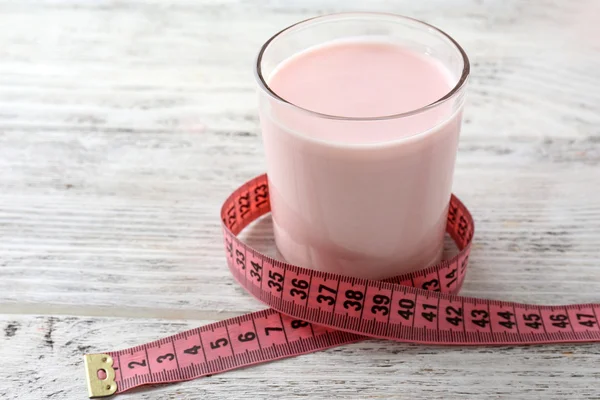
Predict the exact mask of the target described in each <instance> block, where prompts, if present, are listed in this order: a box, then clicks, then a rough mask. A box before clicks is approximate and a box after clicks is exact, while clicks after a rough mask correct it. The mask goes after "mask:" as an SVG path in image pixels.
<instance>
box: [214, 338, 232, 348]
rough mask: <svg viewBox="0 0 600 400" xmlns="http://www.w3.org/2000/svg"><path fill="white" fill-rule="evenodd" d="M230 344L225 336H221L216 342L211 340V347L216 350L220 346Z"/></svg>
mask: <svg viewBox="0 0 600 400" xmlns="http://www.w3.org/2000/svg"><path fill="white" fill-rule="evenodd" d="M228 344H229V341H228V340H227V339H225V338H221V339H217V340H215V341H214V342H210V348H211V349H213V350H215V349H218V348H219V347H223V346H227V345H228Z"/></svg>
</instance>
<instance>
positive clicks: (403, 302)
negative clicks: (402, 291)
mask: <svg viewBox="0 0 600 400" xmlns="http://www.w3.org/2000/svg"><path fill="white" fill-rule="evenodd" d="M398 305H399V306H400V310H398V315H400V316H401V317H402V318H404V319H405V320H409V319H410V317H411V315H413V314H414V311H412V310H414V308H415V302H414V301H412V300H410V299H400V300H399V301H398Z"/></svg>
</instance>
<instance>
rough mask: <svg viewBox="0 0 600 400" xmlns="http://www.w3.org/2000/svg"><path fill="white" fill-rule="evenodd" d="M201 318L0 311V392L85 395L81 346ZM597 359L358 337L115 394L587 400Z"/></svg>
mask: <svg viewBox="0 0 600 400" xmlns="http://www.w3.org/2000/svg"><path fill="white" fill-rule="evenodd" d="M208 322H211V321H195V320H194V321H191V320H185V321H172V320H171V321H165V320H154V319H138V318H82V317H70V316H67V317H64V316H14V315H0V328H2V331H1V332H0V352H1V353H2V355H3V368H1V369H0V397H1V398H2V399H6V400H16V399H32V398H44V399H46V398H48V399H54V398H59V399H63V398H73V399H82V398H85V397H86V386H85V380H84V374H83V358H82V357H81V354H82V353H86V352H96V351H104V350H106V349H108V348H110V349H112V348H122V347H124V346H133V345H136V344H137V343H140V342H145V341H150V340H153V339H156V338H159V337H163V336H166V335H169V334H174V333H177V332H179V331H181V330H184V329H188V328H192V327H195V326H198V325H201V324H204V323H208ZM598 362H600V349H599V348H598V346H597V345H577V346H572V345H560V346H559V345H557V346H532V347H526V348H521V347H498V348H493V349H491V348H466V347H445V348H437V347H427V346H412V345H406V344H401V343H391V342H383V341H367V342H362V343H357V344H353V345H348V346H344V347H340V348H335V349H331V350H327V351H323V352H319V353H314V354H309V355H306V356H301V357H297V358H294V359H287V360H281V361H277V362H274V363H268V364H263V365H260V366H256V367H251V368H244V369H240V370H236V371H232V372H228V373H226V374H221V375H214V376H212V377H209V378H201V379H197V380H194V381H190V382H185V383H181V384H178V385H173V386H164V387H153V388H149V389H142V390H137V391H135V392H131V394H129V395H123V396H122V397H119V398H122V399H187V398H190V399H196V398H210V399H231V398H234V399H238V398H253V399H256V398H260V399H265V398H273V397H276V398H295V397H303V398H309V399H319V398H325V397H326V398H335V399H342V398H405V397H406V398H412V399H447V398H455V397H468V398H511V399H512V398H519V399H539V398H557V399H558V398H586V397H587V398H593V396H597V395H598V393H599V390H598V389H599V388H598V383H597V382H598V378H600V373H599V372H598V368H597V367H596V366H597V365H598Z"/></svg>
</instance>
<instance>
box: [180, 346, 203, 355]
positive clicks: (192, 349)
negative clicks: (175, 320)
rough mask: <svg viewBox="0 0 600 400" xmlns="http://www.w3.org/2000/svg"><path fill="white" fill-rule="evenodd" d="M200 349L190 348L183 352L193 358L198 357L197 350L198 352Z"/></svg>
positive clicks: (198, 347) (196, 347)
mask: <svg viewBox="0 0 600 400" xmlns="http://www.w3.org/2000/svg"><path fill="white" fill-rule="evenodd" d="M200 349H201V347H200V346H193V347H190V348H189V349H185V350H184V351H183V352H184V353H185V354H191V355H193V356H195V355H198V350H200Z"/></svg>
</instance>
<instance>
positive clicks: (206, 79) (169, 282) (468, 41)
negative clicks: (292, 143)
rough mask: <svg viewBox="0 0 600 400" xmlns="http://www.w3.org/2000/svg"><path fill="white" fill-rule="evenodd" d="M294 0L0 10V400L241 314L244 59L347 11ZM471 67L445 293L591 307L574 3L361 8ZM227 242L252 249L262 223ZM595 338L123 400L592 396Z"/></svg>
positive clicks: (224, 380)
mask: <svg viewBox="0 0 600 400" xmlns="http://www.w3.org/2000/svg"><path fill="white" fill-rule="evenodd" d="M365 7H366V6H365V4H364V2H361V1H358V0H345V1H344V2H343V3H341V2H334V1H329V2H327V1H316V0H302V1H301V0H293V1H289V0H264V1H249V0H222V1H209V0H202V1H198V0H181V1H174V0H169V1H166V0H151V1H141V0H140V1H137V0H124V1H120V2H113V1H108V0H106V1H104V0H99V1H95V2H88V1H84V0H21V1H19V2H13V1H9V0H0V21H1V23H2V29H0V238H1V240H0V354H1V355H2V360H1V363H2V367H0V398H2V399H5V398H6V399H19V400H21V399H38V398H49V399H81V398H84V397H85V391H86V389H85V383H84V376H83V367H82V359H81V354H83V353H85V352H96V351H104V350H108V349H118V348H123V347H126V346H132V345H136V344H139V343H143V342H145V341H148V340H152V339H156V338H160V337H162V336H164V335H167V334H173V333H176V332H179V331H181V330H184V329H188V328H192V327H195V326H198V325H201V324H204V323H208V322H212V321H216V320H219V319H222V318H225V317H230V316H233V315H239V314H242V313H244V312H247V311H252V310H259V309H261V308H263V306H262V305H261V304H260V303H258V302H257V301H255V300H253V299H252V298H250V296H249V295H247V294H246V293H245V292H244V291H243V290H242V289H240V288H238V287H237V285H236V284H235V283H234V281H233V279H232V278H231V277H230V276H229V274H228V272H227V268H226V267H225V262H224V257H223V250H222V246H221V242H220V238H219V236H218V234H219V231H220V228H219V217H218V211H219V208H220V205H221V202H222V201H223V200H224V199H225V197H226V196H227V195H228V194H229V193H230V191H231V190H232V189H233V188H235V187H236V186H237V185H238V184H240V183H241V182H243V181H244V180H246V179H249V178H250V177H253V176H255V175H257V174H259V173H262V172H264V168H265V166H264V156H263V151H262V148H261V141H260V132H259V127H258V120H257V112H256V98H255V93H254V80H253V77H252V63H253V58H254V56H255V53H256V51H257V49H258V47H259V46H260V45H261V43H262V42H263V41H264V40H265V39H267V38H268V37H269V36H270V35H271V34H272V33H274V32H276V31H277V30H279V29H281V28H283V27H285V26H287V25H288V24H290V23H292V22H295V21H297V20H299V19H302V18H306V17H309V16H313V15H317V14H322V13H327V12H335V11H344V10H357V9H365ZM369 9H372V10H379V11H389V12H397V13H402V14H407V15H410V16H413V17H417V18H420V19H424V20H426V21H428V22H431V23H433V24H435V25H438V26H439V27H441V28H442V29H444V30H446V31H447V32H448V33H450V34H451V35H453V36H454V37H455V38H456V39H457V40H458V41H459V42H460V43H461V44H462V45H463V46H464V47H465V49H466V51H467V53H468V54H469V56H470V58H471V61H472V67H473V68H472V71H473V75H472V80H471V86H470V90H469V99H468V104H467V108H466V110H465V121H464V126H463V132H462V134H461V143H460V150H459V156H458V161H457V166H456V174H455V185H454V192H455V193H456V194H457V195H458V196H459V197H460V198H461V199H463V200H464V201H465V202H466V203H467V204H468V205H469V207H470V208H472V210H473V213H474V217H475V219H476V224H477V226H476V235H475V248H474V250H473V254H472V261H471V270H470V272H469V274H468V277H467V280H466V283H465V287H464V290H463V293H464V294H468V295H473V296H478V297H488V298H496V299H502V300H515V301H523V302H531V303H539V304H542V303H549V304H557V303H567V302H592V301H594V302H598V301H600V295H599V293H600V267H599V260H600V202H599V201H598V196H599V193H600V112H599V111H600V72H599V71H600V41H599V40H598V37H600V30H599V29H598V24H597V17H598V16H600V3H598V1H596V0H581V1H577V2H566V1H564V2H552V1H549V0H541V1H535V2H534V1H529V2H524V1H518V0H509V1H500V0H496V1H478V0H456V1H450V2H448V1H443V0H435V1H428V2H409V1H385V0H371V1H370V2H369ZM248 240H250V241H251V242H252V243H253V244H254V245H255V246H257V247H259V248H261V249H263V250H265V251H267V252H271V253H272V252H273V251H274V248H273V244H272V236H271V227H270V221H269V220H268V219H266V220H264V221H262V222H260V223H258V224H257V225H256V226H255V227H253V229H252V230H251V232H250V233H249V236H248ZM599 361H600V347H599V346H598V345H579V346H573V345H561V346H539V347H537V346H536V347H526V348H520V347H502V348H493V349H492V348H435V347H423V346H410V345H401V344H395V343H386V342H381V341H368V342H363V343H359V344H355V345H351V346H344V347H340V348H336V349H332V350H328V351H325V352H321V353H316V354H311V355H307V356H302V357H299V358H297V359H291V360H284V361H280V362H276V363H271V364H268V365H262V366H258V367H255V368H248V369H243V370H239V371H234V372H231V373H227V374H223V375H218V376H213V377H210V378H205V379H200V380H196V381H192V382H187V383H183V384H179V385H176V386H168V387H161V388H153V389H149V390H143V391H137V392H135V393H132V394H130V395H124V396H123V398H124V399H127V398H142V399H165V398H173V399H196V398H198V399H199V398H203V399H204V398H215V399H228V398H274V397H276V398H293V397H307V398H314V399H317V398H325V397H329V398H412V399H445V398H448V397H462V398H478V399H480V398H490V399H496V398H510V399H517V398H518V399H520V398H522V399H535V398H542V397H543V398H556V399H565V398H572V399H580V398H596V399H599V398H600V379H599V378H600V372H598V371H599V370H598V365H599Z"/></svg>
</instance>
